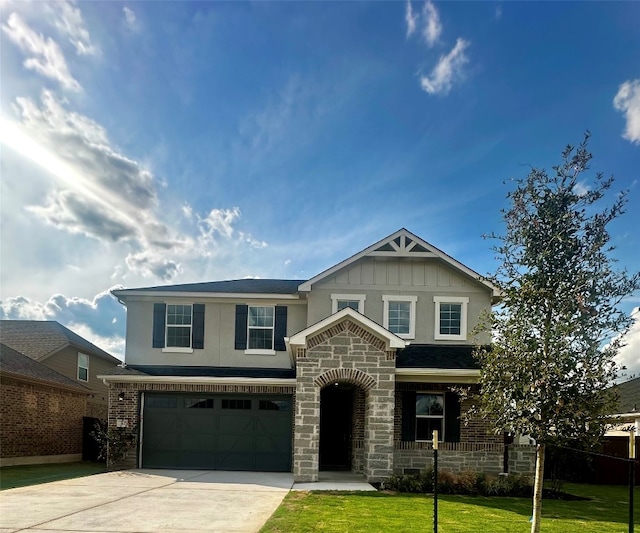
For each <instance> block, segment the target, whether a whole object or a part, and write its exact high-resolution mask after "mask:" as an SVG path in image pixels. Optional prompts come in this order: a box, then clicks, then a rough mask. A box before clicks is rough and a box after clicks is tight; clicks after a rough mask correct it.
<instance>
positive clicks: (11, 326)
mask: <svg viewBox="0 0 640 533" xmlns="http://www.w3.org/2000/svg"><path fill="white" fill-rule="evenodd" d="M0 342H2V343H3V344H5V345H7V346H9V347H11V348H13V349H14V350H17V351H19V352H20V353H22V354H24V355H27V356H29V357H31V358H32V359H35V360H36V361H39V360H41V359H42V358H43V357H46V356H47V355H49V354H51V353H54V352H57V351H59V350H61V349H62V348H65V347H66V346H68V345H69V344H73V345H74V346H77V347H78V348H80V349H81V350H84V351H87V352H89V354H92V355H94V354H95V355H97V356H99V357H102V358H104V359H107V360H109V361H111V362H113V363H119V362H120V361H119V360H118V359H116V358H115V357H113V356H112V355H111V354H109V353H107V352H105V351H104V350H103V349H101V348H98V347H97V346H96V345H95V344H93V343H91V342H89V341H88V340H87V339H85V338H83V337H81V336H80V335H78V334H77V333H74V332H73V331H71V330H70V329H69V328H66V327H65V326H63V325H62V324H60V323H59V322H56V321H54V320H2V321H0Z"/></svg>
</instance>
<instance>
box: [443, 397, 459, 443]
mask: <svg viewBox="0 0 640 533" xmlns="http://www.w3.org/2000/svg"><path fill="white" fill-rule="evenodd" d="M444 418H445V420H444V440H445V442H460V399H459V398H458V395H457V394H456V393H455V392H445V394H444Z"/></svg>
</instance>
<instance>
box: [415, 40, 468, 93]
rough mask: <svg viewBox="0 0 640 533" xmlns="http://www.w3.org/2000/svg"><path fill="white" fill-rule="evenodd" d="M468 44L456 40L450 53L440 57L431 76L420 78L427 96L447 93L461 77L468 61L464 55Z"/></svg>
mask: <svg viewBox="0 0 640 533" xmlns="http://www.w3.org/2000/svg"><path fill="white" fill-rule="evenodd" d="M469 44H470V43H469V41H465V40H464V39H461V38H458V40H457V41H456V45H455V46H454V47H453V49H452V50H451V52H449V53H448V54H447V55H443V56H441V57H440V60H439V61H438V64H437V65H436V66H435V67H434V68H433V70H432V71H431V74H430V75H429V76H422V77H421V78H420V85H421V86H422V89H423V90H424V91H426V92H428V93H429V94H447V93H449V91H450V90H451V87H452V86H453V84H454V82H455V81H457V80H459V79H460V78H461V77H462V74H463V72H462V69H463V67H464V65H465V64H466V63H468V61H469V60H468V58H467V56H466V55H465V53H464V52H465V50H466V49H467V48H468V47H469Z"/></svg>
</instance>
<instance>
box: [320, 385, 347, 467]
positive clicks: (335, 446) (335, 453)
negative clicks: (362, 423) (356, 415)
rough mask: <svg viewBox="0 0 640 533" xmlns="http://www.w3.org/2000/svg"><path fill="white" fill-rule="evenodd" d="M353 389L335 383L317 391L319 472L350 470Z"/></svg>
mask: <svg viewBox="0 0 640 533" xmlns="http://www.w3.org/2000/svg"><path fill="white" fill-rule="evenodd" d="M353 390H354V389H353V387H352V386H351V385H342V384H336V385H329V386H328V387H325V388H324V389H322V391H321V392H320V470H350V469H351V436H352V435H351V432H352V431H351V428H352V424H353Z"/></svg>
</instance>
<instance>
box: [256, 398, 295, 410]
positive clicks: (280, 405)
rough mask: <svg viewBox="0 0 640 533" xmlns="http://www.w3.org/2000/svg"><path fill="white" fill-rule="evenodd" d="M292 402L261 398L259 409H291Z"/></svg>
mask: <svg viewBox="0 0 640 533" xmlns="http://www.w3.org/2000/svg"><path fill="white" fill-rule="evenodd" d="M290 409H291V402H290V401H289V400H260V403H259V404H258V410H259V411H289V410H290Z"/></svg>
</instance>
